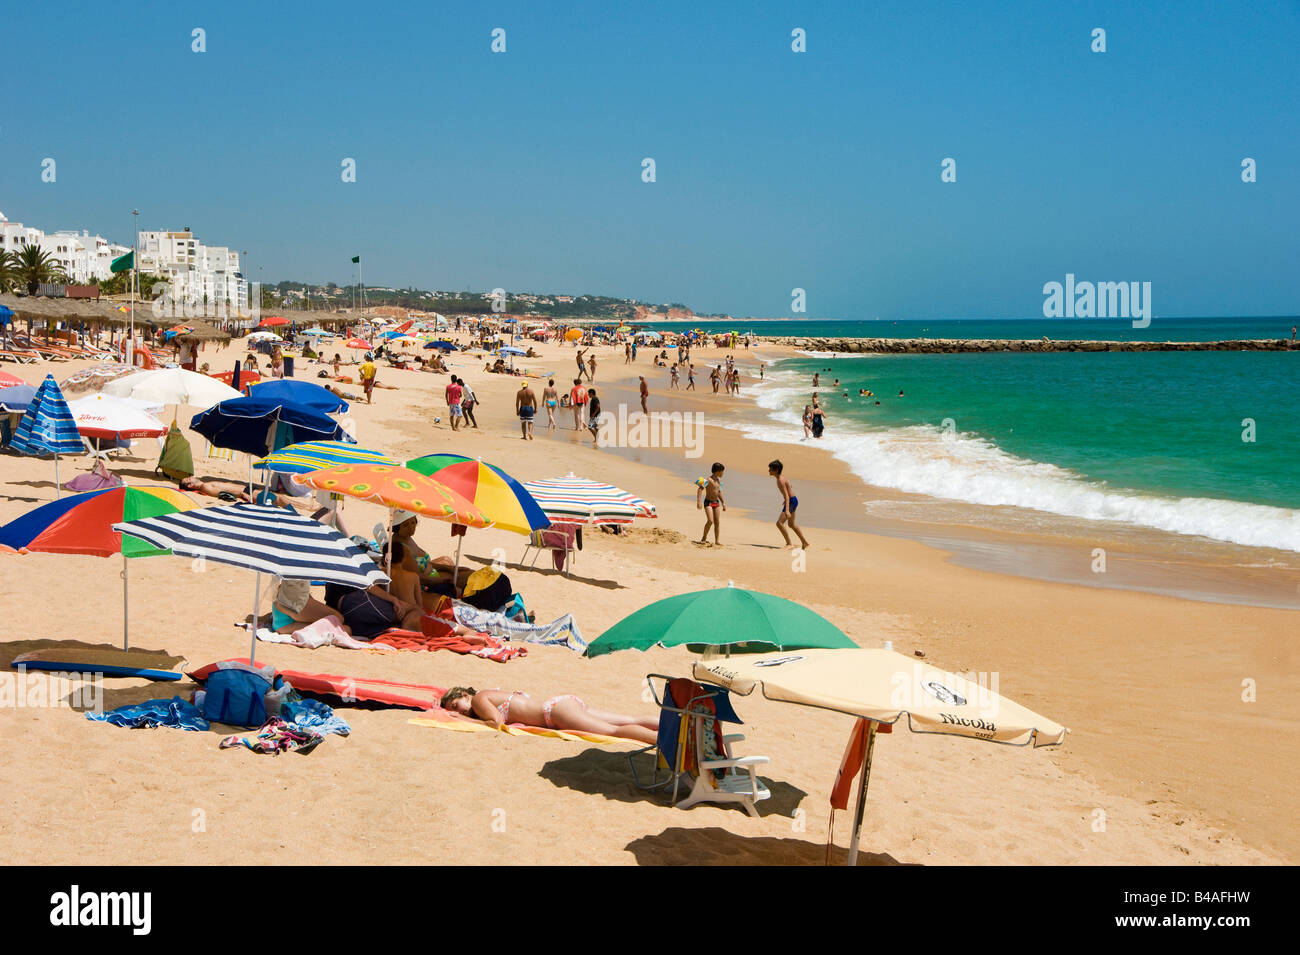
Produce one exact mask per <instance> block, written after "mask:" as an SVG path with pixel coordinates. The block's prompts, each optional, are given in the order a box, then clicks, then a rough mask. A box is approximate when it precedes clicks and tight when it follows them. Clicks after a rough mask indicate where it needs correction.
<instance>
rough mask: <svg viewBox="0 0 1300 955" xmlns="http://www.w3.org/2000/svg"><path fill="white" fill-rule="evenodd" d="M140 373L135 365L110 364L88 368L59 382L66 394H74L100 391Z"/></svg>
mask: <svg viewBox="0 0 1300 955" xmlns="http://www.w3.org/2000/svg"><path fill="white" fill-rule="evenodd" d="M139 371H140V369H139V368H137V367H135V366H134V365H125V364H122V363H121V362H109V363H108V364H103V365H95V366H94V367H93V368H86V369H83V370H82V371H79V372H77V373H76V374H73V375H69V376H68V377H67V378H64V379H63V380H62V381H61V382H59V388H60V389H62V391H63V393H64V394H73V393H75V392H78V391H98V390H99V389H101V388H103V387H105V386H106V385H108V384H109V382H113V381H117V380H118V379H119V378H125V377H126V376H127V375H135V374H138V373H139Z"/></svg>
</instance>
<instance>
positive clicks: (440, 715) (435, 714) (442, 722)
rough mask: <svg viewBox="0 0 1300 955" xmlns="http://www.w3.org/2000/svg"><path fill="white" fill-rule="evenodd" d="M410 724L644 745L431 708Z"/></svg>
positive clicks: (609, 737) (596, 734)
mask: <svg viewBox="0 0 1300 955" xmlns="http://www.w3.org/2000/svg"><path fill="white" fill-rule="evenodd" d="M407 722H408V723H414V724H415V725H416V726H432V727H434V728H435V729H441V730H453V731H455V732H458V733H498V732H499V733H505V734H507V735H509V736H525V737H532V738H534V739H536V738H538V737H547V738H550V739H563V740H568V741H569V742H571V743H598V744H599V745H601V746H611V745H614V744H616V743H631V744H632V745H634V746H642V745H644V744H642V743H639V742H637V741H636V740H634V739H624V738H623V737H621V736H605V735H604V734H603V733H582V732H578V731H576V730H552V729H547V728H546V727H544V726H526V725H524V724H523V723H507V724H506V725H505V726H493V725H492V724H491V723H482V722H479V721H477V720H475V721H473V722H470V721H468V720H458V719H456V718H455V717H453V716H451V715H450V714H449V713H447V711H446V710H440V709H433V710H430V711H429V715H428V716H415V717H412V718H411V719H409V720H407Z"/></svg>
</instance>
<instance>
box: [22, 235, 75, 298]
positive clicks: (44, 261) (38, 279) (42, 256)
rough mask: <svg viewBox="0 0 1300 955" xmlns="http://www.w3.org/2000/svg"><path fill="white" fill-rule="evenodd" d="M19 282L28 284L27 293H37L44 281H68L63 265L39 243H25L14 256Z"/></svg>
mask: <svg viewBox="0 0 1300 955" xmlns="http://www.w3.org/2000/svg"><path fill="white" fill-rule="evenodd" d="M14 259H15V263H16V266H17V269H16V278H17V281H18V284H20V285H26V286H27V294H28V295H35V294H36V289H37V287H38V286H40V284H41V283H42V282H66V281H67V280H68V277H67V275H66V274H65V273H64V271H63V266H62V265H60V264H59V262H58V261H56V260H55V259H53V258H51V256H50V254H49V253H48V252H44V251H42V250H41V247H40V246H38V245H30V244H29V245H24V246H23V247H22V249H21V250H20V251H19V252H18V254H17V255H15V256H14Z"/></svg>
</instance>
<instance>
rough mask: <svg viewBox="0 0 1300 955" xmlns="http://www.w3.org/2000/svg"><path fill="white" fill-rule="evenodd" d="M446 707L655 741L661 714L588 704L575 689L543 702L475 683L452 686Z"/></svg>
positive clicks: (494, 720) (495, 721)
mask: <svg viewBox="0 0 1300 955" xmlns="http://www.w3.org/2000/svg"><path fill="white" fill-rule="evenodd" d="M440 705H441V706H442V708H443V709H444V710H447V711H448V712H450V713H452V714H454V715H456V716H459V717H461V718H463V719H476V720H483V721H484V722H487V723H491V724H492V725H493V726H503V725H507V724H510V723H522V724H524V725H525V726H544V727H546V728H547V729H553V730H568V731H570V732H577V733H600V734H601V735H603V736H618V737H621V738H623V739H634V740H637V741H639V742H642V743H646V744H647V745H653V744H654V742H655V738H656V736H657V735H658V733H659V717H658V716H645V717H636V716H627V715H624V714H622V713H610V712H608V711H606V710H596V709H592V708H591V707H589V706H587V704H586V703H585V702H583V700H582V699H581V698H580V697H577V696H574V695H573V694H572V693H566V694H563V695H561V696H553V697H551V698H550V699H549V700H546V701H545V702H543V703H539V702H537V701H536V700H534V699H532V697H530V696H529V695H528V694H527V693H524V692H523V691H522V690H514V691H511V690H481V691H479V690H475V689H474V688H473V687H472V686H456V687H452V688H451V689H450V690H448V691H447V692H446V693H444V694H443V696H442V700H441V704H440Z"/></svg>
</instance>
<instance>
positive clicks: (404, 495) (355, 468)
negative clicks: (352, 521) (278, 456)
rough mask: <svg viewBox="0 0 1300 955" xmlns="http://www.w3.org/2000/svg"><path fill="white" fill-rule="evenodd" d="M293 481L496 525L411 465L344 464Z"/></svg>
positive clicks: (468, 522) (472, 524)
mask: <svg viewBox="0 0 1300 955" xmlns="http://www.w3.org/2000/svg"><path fill="white" fill-rule="evenodd" d="M293 480H294V483H296V484H305V485H307V486H308V487H314V488H316V489H317V490H319V491H330V492H332V493H334V494H345V495H347V496H348V497H355V498H360V499H361V500H363V501H373V502H375V503H377V504H382V505H383V506H384V507H387V508H389V509H390V510H392V509H393V508H400V509H401V510H404V511H411V512H412V513H414V514H423V515H425V516H426V517H432V518H435V519H437V520H440V521H449V522H451V523H454V524H465V525H467V526H469V527H491V526H492V520H491V518H489V517H488V516H487V515H486V514H484V513H483V512H482V511H481V510H480V509H479V508H478V507H476V506H475V505H474V504H473V503H472V502H471V501H469V500H468V499H467V498H465V497H464V496H463V495H461V494H458V493H456V492H455V491H453V490H452V489H451V488H449V487H447V485H445V484H443V483H442V482H441V481H438V480H435V479H434V478H431V477H428V476H427V475H424V474H420V473H419V472H417V471H412V470H411V469H410V468H404V467H395V466H393V465H389V464H340V465H336V466H335V467H332V468H324V469H322V470H319V471H309V472H308V473H306V474H295V475H294V477H293Z"/></svg>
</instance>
